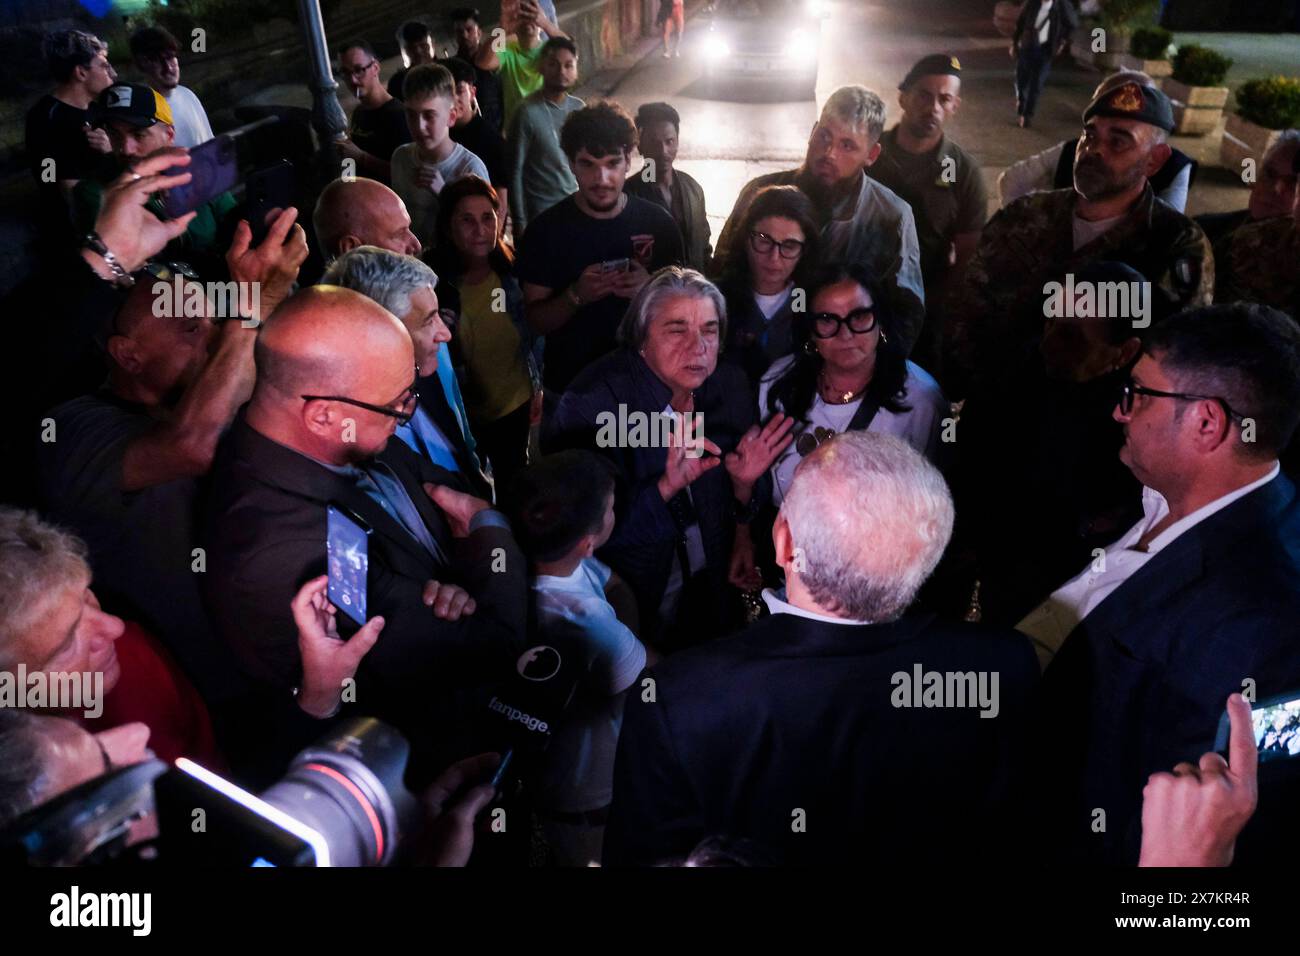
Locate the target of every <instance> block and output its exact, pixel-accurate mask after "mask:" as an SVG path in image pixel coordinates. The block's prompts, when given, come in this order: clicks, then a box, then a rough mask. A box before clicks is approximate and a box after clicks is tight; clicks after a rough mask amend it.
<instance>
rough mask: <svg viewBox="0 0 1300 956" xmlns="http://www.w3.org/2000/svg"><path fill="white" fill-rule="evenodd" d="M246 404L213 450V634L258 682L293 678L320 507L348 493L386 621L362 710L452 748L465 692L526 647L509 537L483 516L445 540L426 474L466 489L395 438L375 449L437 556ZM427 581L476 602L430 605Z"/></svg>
mask: <svg viewBox="0 0 1300 956" xmlns="http://www.w3.org/2000/svg"><path fill="white" fill-rule="evenodd" d="M245 414H246V412H245V411H241V412H240V414H239V416H238V417H237V418H236V420H235V423H234V425H233V426H232V428H231V430H230V432H229V433H228V434H227V435H226V437H225V439H224V440H223V442H222V445H221V446H220V448H219V450H218V455H217V460H216V462H215V464H214V467H213V480H212V481H213V487H212V500H211V502H210V506H209V508H208V509H207V518H208V521H207V549H208V550H207V555H208V570H207V573H206V574H205V575H203V579H204V580H203V587H204V598H205V600H206V602H207V604H208V610H209V613H210V614H211V616H212V619H213V622H214V623H215V625H216V627H217V629H218V632H219V633H220V634H221V635H222V636H223V637H224V638H225V640H226V641H227V642H228V643H229V644H230V645H231V646H232V647H233V648H234V649H235V650H236V652H237V653H238V655H239V656H240V658H241V659H242V661H243V664H244V666H245V668H246V669H247V671H248V672H249V674H250V675H252V676H253V677H254V678H255V679H257V680H258V681H260V682H261V683H263V684H264V685H269V686H270V687H274V688H279V689H280V690H281V691H282V692H283V693H285V694H287V693H288V691H289V689H290V688H291V687H293V686H295V685H296V684H297V683H298V682H299V679H300V676H301V659H300V657H299V654H298V646H297V636H296V635H297V630H296V628H295V626H294V623H293V617H292V614H291V612H290V609H289V602H290V600H291V599H292V598H293V596H294V594H296V593H297V591H298V588H299V587H301V585H302V584H303V583H304V582H305V581H307V580H309V579H311V578H313V577H316V576H317V575H320V574H323V573H325V570H326V556H325V538H326V506H327V505H328V504H329V503H331V502H337V503H338V504H341V505H343V506H344V507H345V508H347V509H349V510H350V511H352V512H353V513H354V514H356V515H357V516H358V517H360V518H361V519H362V520H363V521H365V522H367V523H368V524H369V525H370V527H371V528H372V529H373V532H372V533H371V535H370V538H369V573H368V577H367V582H368V583H367V599H368V612H369V614H370V615H371V616H374V615H383V617H384V620H385V622H386V623H385V625H384V629H383V631H382V633H381V634H380V636H379V641H378V643H377V644H376V645H375V647H374V648H373V649H372V650H371V651H370V652H369V653H368V654H367V655H366V657H365V659H364V660H363V661H362V663H361V667H360V670H359V671H358V672H357V687H356V702H357V708H358V712H359V713H363V714H367V715H373V716H378V717H381V718H384V719H387V720H390V721H391V722H393V723H395V724H396V725H397V726H398V727H399V728H400V729H402V730H404V731H405V732H406V733H407V734H408V736H414V737H415V739H413V740H412V743H413V745H415V746H417V747H418V746H419V745H420V743H421V738H423V740H424V741H425V742H428V741H429V738H432V737H434V736H436V737H437V738H438V740H437V743H438V744H439V745H440V747H441V749H442V750H444V751H455V750H456V749H457V747H456V744H457V742H458V741H459V740H460V739H462V737H461V735H460V730H461V729H462V727H463V725H464V723H465V720H464V718H465V706H466V705H465V700H466V698H467V697H468V696H469V695H468V692H469V691H470V690H471V689H473V688H475V687H477V686H479V685H482V684H485V683H488V682H490V681H492V680H493V679H494V678H496V677H497V676H499V675H501V674H509V673H511V670H510V669H511V668H513V666H514V661H515V659H516V657H517V656H518V654H519V653H520V651H522V650H523V647H522V646H521V643H522V641H523V639H524V628H525V621H526V616H527V577H526V565H525V562H524V558H523V556H522V555H521V554H520V552H519V550H518V548H517V547H516V545H515V543H514V540H513V539H512V538H511V536H510V534H509V532H507V531H505V530H503V529H501V528H498V527H480V528H478V529H477V530H475V531H474V532H473V533H472V534H470V535H469V537H468V538H465V539H461V540H455V541H453V540H452V539H451V536H450V533H449V531H448V528H447V523H446V519H445V518H444V517H443V515H442V512H441V511H440V510H439V509H438V508H437V507H436V506H435V505H434V504H433V503H432V502H431V501H430V500H429V498H428V496H427V495H426V494H425V493H424V491H423V489H422V488H421V484H422V482H425V481H432V482H435V483H438V484H446V485H451V486H453V487H456V488H457V489H458V490H465V487H464V485H463V483H462V482H460V481H459V479H457V478H456V476H454V475H451V474H449V473H448V472H446V471H444V470H442V469H439V468H436V467H435V466H433V465H431V464H429V463H428V462H427V461H426V460H425V459H423V458H422V457H420V456H419V455H417V454H415V453H414V452H412V451H411V450H410V449H409V448H407V447H406V446H405V445H404V444H402V442H401V441H400V440H398V439H396V438H394V439H390V440H389V442H388V446H387V447H386V448H385V449H384V451H383V452H382V454H381V455H380V456H379V460H380V461H382V462H384V463H386V464H387V465H388V466H389V467H390V468H391V469H392V470H393V472H394V473H396V475H397V476H398V478H399V479H400V480H401V482H402V484H403V486H404V487H405V489H406V491H407V493H408V494H409V496H410V498H411V501H412V502H413V503H414V504H415V507H416V508H417V509H418V510H419V512H420V515H421V517H422V518H423V519H424V521H425V524H426V525H427V526H428V528H429V529H430V531H431V532H432V533H433V536H434V538H435V539H436V540H437V541H438V542H439V543H440V544H442V545H443V546H444V549H445V551H446V553H448V554H450V556H451V558H450V561H451V563H450V566H449V567H448V566H440V565H439V564H438V563H437V561H435V559H434V558H433V557H432V556H431V555H430V554H429V553H428V552H427V551H426V550H425V549H424V548H423V547H422V546H421V545H420V544H419V543H418V542H416V540H415V539H414V538H413V537H412V536H411V535H410V534H409V533H408V532H407V531H406V530H405V529H404V528H403V527H402V526H401V525H400V524H399V523H398V522H397V521H396V520H395V519H393V518H391V517H389V515H388V513H387V512H386V511H385V510H384V509H383V508H382V507H381V506H380V505H379V504H378V503H376V502H375V501H374V500H372V499H371V498H370V497H369V496H368V495H366V493H365V492H364V491H362V490H361V489H360V488H358V487H357V486H356V484H355V482H354V481H353V480H351V479H349V478H348V477H347V476H345V475H340V474H338V473H337V472H334V471H332V470H330V469H328V468H326V467H324V466H323V465H321V464H319V463H317V462H315V461H313V460H311V459H309V458H307V457H305V456H304V455H300V454H298V453H297V452H295V451H293V450H291V449H289V448H287V447H285V446H283V445H280V444H279V443H277V442H274V441H272V440H270V439H268V438H266V437H264V436H263V435H261V434H259V433H258V432H256V431H254V430H253V429H252V428H251V427H250V426H249V425H248V423H247V422H246V421H245V417H244V416H245ZM494 559H495V560H494ZM431 579H432V580H437V581H440V582H441V581H450V582H453V583H455V584H458V585H460V586H461V587H463V588H465V589H466V590H467V591H468V592H469V593H470V594H471V595H473V597H474V598H475V600H476V602H477V604H478V609H477V610H476V611H475V612H474V614H472V615H470V616H468V617H463V618H461V619H460V620H459V621H456V622H448V621H443V620H439V619H437V618H435V617H433V614H432V612H431V611H430V610H429V608H427V607H425V606H424V604H423V601H422V590H423V588H424V585H425V583H426V582H427V581H429V580H431ZM338 623H339V632H340V634H341V635H343V636H344V637H347V636H350V634H351V633H352V632H354V631H355V630H356V625H354V624H352V622H351V621H350V620H348V618H347V617H346V616H345V615H342V614H340V615H339V616H338ZM463 755H464V754H462V756H463Z"/></svg>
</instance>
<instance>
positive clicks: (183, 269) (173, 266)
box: [108, 262, 200, 338]
mask: <svg viewBox="0 0 1300 956" xmlns="http://www.w3.org/2000/svg"><path fill="white" fill-rule="evenodd" d="M146 276H150V277H152V278H154V279H157V280H158V281H159V282H172V281H174V280H175V278H176V277H177V276H183V277H184V278H186V279H193V280H194V281H196V282H197V281H200V279H199V274H198V273H197V272H195V271H194V269H193V268H191V267H190V265H189V264H188V263H185V262H146V263H145V264H144V265H142V266H141V267H140V268H139V269H136V270H135V272H132V273H131V277H132V278H133V279H135V281H136V282H142V281H144V279H145V277H146ZM121 314H122V310H121V309H118V310H117V311H116V312H114V313H113V318H112V320H111V321H110V322H109V324H108V334H109V337H110V338H112V337H113V336H114V335H121V334H122V330H121V329H120V328H119V327H118V316H119V315H121Z"/></svg>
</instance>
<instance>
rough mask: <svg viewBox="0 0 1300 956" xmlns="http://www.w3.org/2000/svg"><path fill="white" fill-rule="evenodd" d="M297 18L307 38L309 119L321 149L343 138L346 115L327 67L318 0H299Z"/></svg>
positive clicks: (322, 23) (345, 129)
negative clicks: (309, 96) (310, 101)
mask: <svg viewBox="0 0 1300 956" xmlns="http://www.w3.org/2000/svg"><path fill="white" fill-rule="evenodd" d="M298 19H299V20H300V21H301V22H302V30H303V37H304V39H305V40H306V41H307V55H308V56H309V57H310V58H311V77H310V79H309V80H308V83H307V85H308V86H309V87H310V89H311V99H312V107H311V121H312V125H313V126H314V127H315V128H316V136H317V138H318V140H319V143H320V146H321V149H322V150H324V149H328V148H330V147H331V146H332V145H333V144H334V143H336V142H338V141H339V140H340V139H342V138H343V136H344V134H345V133H346V132H347V128H348V118H347V116H346V114H344V112H343V107H342V106H340V105H339V98H338V96H337V94H336V91H337V90H338V88H339V85H338V83H336V82H335V81H334V73H333V71H332V70H331V69H330V54H329V46H328V45H327V44H326V42H325V21H324V20H323V19H321V13H320V3H319V2H318V0H298Z"/></svg>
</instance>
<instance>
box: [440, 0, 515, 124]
mask: <svg viewBox="0 0 1300 956" xmlns="http://www.w3.org/2000/svg"><path fill="white" fill-rule="evenodd" d="M450 18H451V29H452V34H453V35H454V36H455V37H456V56H458V57H459V58H460V59H462V60H464V61H465V62H466V63H470V64H473V66H474V76H475V81H474V91H475V92H474V96H475V98H476V99H477V100H478V108H479V112H480V113H482V115H483V122H485V123H487V125H488V126H489V127H490V128H491V129H494V130H496V133H497V135H498V136H500V135H501V133H502V131H503V130H504V129H505V119H504V117H503V116H502V107H501V76H500V74H498V73H497V72H496V67H495V66H494V67H492V68H491V69H484V68H483V67H481V66H479V65H478V59H479V53H480V52H481V51H482V50H483V49H484V48H485V47H487V46H489V45H490V44H489V42H488V41H485V40H484V38H483V27H482V25H481V24H480V22H479V12H478V11H477V10H475V9H474V8H473V7H457V8H456V9H455V10H452V11H451V14H450Z"/></svg>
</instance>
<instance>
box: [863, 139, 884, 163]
mask: <svg viewBox="0 0 1300 956" xmlns="http://www.w3.org/2000/svg"><path fill="white" fill-rule="evenodd" d="M880 149H881V144H880V141H879V140H877V141H876V142H875V144H873V145H872V147H871V149H870V150H869V151H868V152H867V162H866V164H865V165H866V166H873V165H875V162H876V160H878V159H879V158H880Z"/></svg>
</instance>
